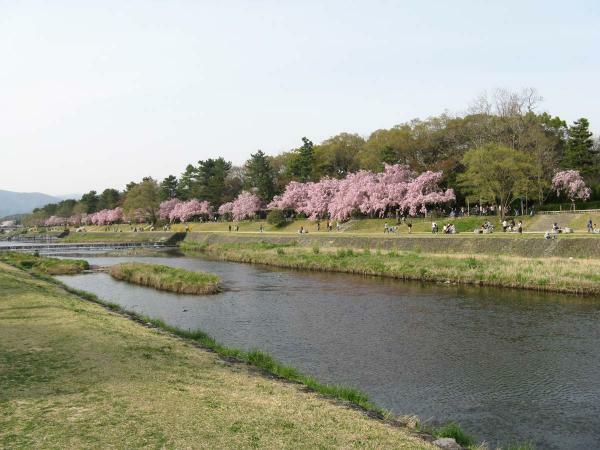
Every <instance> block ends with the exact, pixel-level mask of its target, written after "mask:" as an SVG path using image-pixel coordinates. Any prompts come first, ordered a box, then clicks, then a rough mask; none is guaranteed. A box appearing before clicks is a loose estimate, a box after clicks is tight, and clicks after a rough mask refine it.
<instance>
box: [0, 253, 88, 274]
mask: <svg viewBox="0 0 600 450" xmlns="http://www.w3.org/2000/svg"><path fill="white" fill-rule="evenodd" d="M0 261H3V262H5V263H7V264H10V265H13V266H17V267H20V268H21V269H25V270H29V269H33V270H37V271H38V272H41V273H44V274H46V275H73V274H76V273H81V272H83V271H84V270H87V269H89V264H88V262H87V261H84V260H82V259H58V258H48V257H40V256H34V255H30V254H27V253H19V252H0Z"/></svg>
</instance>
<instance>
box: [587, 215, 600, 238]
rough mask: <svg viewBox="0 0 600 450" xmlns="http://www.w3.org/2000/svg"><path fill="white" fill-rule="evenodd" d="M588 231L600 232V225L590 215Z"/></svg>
mask: <svg viewBox="0 0 600 450" xmlns="http://www.w3.org/2000/svg"><path fill="white" fill-rule="evenodd" d="M587 232H588V233H594V234H600V228H598V225H597V224H595V223H593V222H592V218H591V217H590V220H588V223H587Z"/></svg>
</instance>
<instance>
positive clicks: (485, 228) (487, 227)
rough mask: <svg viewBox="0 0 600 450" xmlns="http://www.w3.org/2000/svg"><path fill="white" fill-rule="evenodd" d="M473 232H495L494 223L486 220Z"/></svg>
mask: <svg viewBox="0 0 600 450" xmlns="http://www.w3.org/2000/svg"><path fill="white" fill-rule="evenodd" d="M473 232H474V233H475V234H490V233H493V232H494V225H493V224H492V222H490V221H489V220H486V221H485V222H483V223H482V224H481V226H480V227H479V228H475V230H473Z"/></svg>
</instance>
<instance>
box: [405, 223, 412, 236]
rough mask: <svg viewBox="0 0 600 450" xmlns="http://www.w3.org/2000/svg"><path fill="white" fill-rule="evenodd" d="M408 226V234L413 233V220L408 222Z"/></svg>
mask: <svg viewBox="0 0 600 450" xmlns="http://www.w3.org/2000/svg"><path fill="white" fill-rule="evenodd" d="M406 226H407V227H408V234H411V233H412V222H411V221H409V222H408V223H407V224H406Z"/></svg>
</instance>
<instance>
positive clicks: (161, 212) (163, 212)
mask: <svg viewBox="0 0 600 450" xmlns="http://www.w3.org/2000/svg"><path fill="white" fill-rule="evenodd" d="M180 203H181V200H179V199H178V198H172V199H170V200H166V201H164V202H162V203H161V204H160V205H158V217H160V218H161V219H162V220H169V216H170V214H171V211H173V209H174V208H175V207H176V206H177V205H178V204H180Z"/></svg>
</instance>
